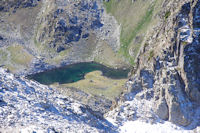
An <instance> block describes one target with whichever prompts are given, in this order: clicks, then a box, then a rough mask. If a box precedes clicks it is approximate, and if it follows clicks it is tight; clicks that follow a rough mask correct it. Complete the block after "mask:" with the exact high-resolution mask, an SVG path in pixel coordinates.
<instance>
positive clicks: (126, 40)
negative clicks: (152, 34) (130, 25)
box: [120, 6, 154, 64]
mask: <svg viewBox="0 0 200 133" xmlns="http://www.w3.org/2000/svg"><path fill="white" fill-rule="evenodd" d="M153 10H154V6H152V7H151V8H150V9H149V10H148V11H147V12H146V14H145V16H143V17H142V19H141V20H140V21H139V23H138V24H137V26H136V27H135V28H134V29H132V31H131V32H130V33H129V35H128V36H123V34H124V33H123V32H125V31H124V30H123V27H122V33H121V37H120V41H121V49H120V50H121V51H122V53H123V55H124V56H125V57H126V58H128V59H129V61H130V62H131V63H132V64H133V62H134V61H133V57H131V56H130V54H129V46H130V44H131V43H132V41H133V39H134V38H135V37H136V35H137V34H138V33H139V32H140V31H141V30H142V29H143V28H145V26H146V25H148V24H149V23H150V21H151V18H152V15H153ZM138 48H140V47H138ZM137 51H139V50H137Z"/></svg>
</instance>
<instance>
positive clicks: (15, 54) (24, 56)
mask: <svg viewBox="0 0 200 133" xmlns="http://www.w3.org/2000/svg"><path fill="white" fill-rule="evenodd" d="M7 50H8V51H9V52H10V59H11V62H12V63H14V64H18V65H23V66H28V65H29V63H30V62H31V60H32V56H31V55H30V54H29V53H27V52H26V51H25V50H24V49H23V47H22V46H20V45H14V46H10V47H8V48H7Z"/></svg>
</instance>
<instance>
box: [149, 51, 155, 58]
mask: <svg viewBox="0 0 200 133" xmlns="http://www.w3.org/2000/svg"><path fill="white" fill-rule="evenodd" d="M153 57H154V50H151V51H150V52H149V57H148V60H151V59H152V58H153Z"/></svg>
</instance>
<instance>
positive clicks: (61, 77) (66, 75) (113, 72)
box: [27, 62, 130, 85]
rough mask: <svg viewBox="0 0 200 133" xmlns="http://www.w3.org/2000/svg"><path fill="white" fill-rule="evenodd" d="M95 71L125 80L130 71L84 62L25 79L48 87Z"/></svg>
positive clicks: (71, 80) (71, 81)
mask: <svg viewBox="0 0 200 133" xmlns="http://www.w3.org/2000/svg"><path fill="white" fill-rule="evenodd" d="M97 70H98V71H101V72H102V74H103V76H106V77H108V78H112V79H124V78H127V77H128V73H129V71H130V70H129V69H125V70H124V69H114V68H109V67H106V66H104V65H102V64H98V63H95V62H84V63H77V64H72V65H67V66H65V67H60V68H55V69H52V70H47V71H44V72H41V73H37V74H33V75H29V76H27V77H28V78H29V79H33V80H36V81H38V82H39V83H41V84H45V85H50V84H53V83H56V82H57V83H59V84H66V83H73V82H77V81H79V80H82V79H84V76H85V74H87V73H89V72H93V71H97Z"/></svg>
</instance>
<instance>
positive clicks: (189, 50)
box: [184, 1, 200, 103]
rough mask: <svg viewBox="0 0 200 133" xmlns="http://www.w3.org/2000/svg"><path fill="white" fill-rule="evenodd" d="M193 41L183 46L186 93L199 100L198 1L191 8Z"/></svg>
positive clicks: (199, 34)
mask: <svg viewBox="0 0 200 133" xmlns="http://www.w3.org/2000/svg"><path fill="white" fill-rule="evenodd" d="M192 22H193V25H192V26H193V30H194V31H193V35H192V36H193V42H192V43H190V44H188V45H187V46H186V47H185V48H184V55H185V56H184V71H185V73H186V77H187V79H188V84H187V85H188V86H187V88H186V89H187V90H186V91H187V94H188V96H189V97H190V99H191V100H193V101H195V102H197V103H199V101H200V71H199V70H200V1H198V2H197V3H196V5H195V6H194V9H193V21H192Z"/></svg>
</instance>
